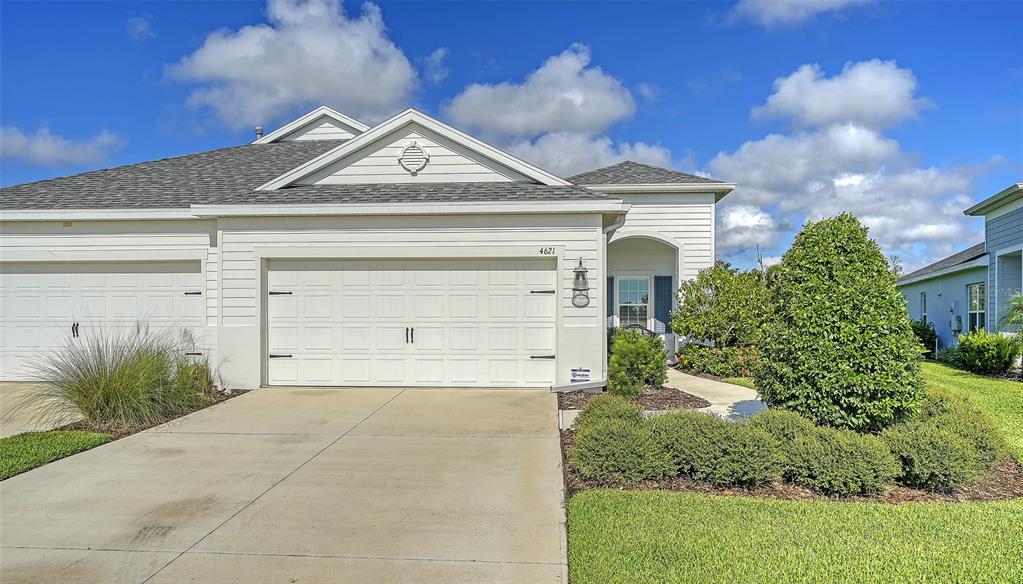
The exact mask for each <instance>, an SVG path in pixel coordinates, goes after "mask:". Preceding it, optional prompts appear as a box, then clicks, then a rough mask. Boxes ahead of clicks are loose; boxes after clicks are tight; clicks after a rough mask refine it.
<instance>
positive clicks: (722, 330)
mask: <svg viewBox="0 0 1023 584" xmlns="http://www.w3.org/2000/svg"><path fill="white" fill-rule="evenodd" d="M766 311H767V285H766V283H765V278H764V275H763V274H762V273H761V272H758V271H756V270H752V271H748V272H743V271H740V270H738V269H736V268H733V267H731V266H730V265H729V264H728V263H727V262H723V261H718V262H716V263H715V264H714V266H713V267H710V268H705V269H703V270H700V273H699V274H697V276H696V279H695V280H689V281H687V282H683V283H682V285H681V286H680V287H679V290H678V311H677V312H675V313H674V314H672V315H671V327H672V329H673V330H674V331H675V333H677V334H679V335H683V336H687V337H691V338H694V339H699V340H701V341H708V342H712V343H714V346H715V347H752V346H756V344H757V342H758V341H759V340H760V334H761V328H762V327H763V324H764V318H765V315H766Z"/></svg>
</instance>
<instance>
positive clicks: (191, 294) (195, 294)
mask: <svg viewBox="0 0 1023 584" xmlns="http://www.w3.org/2000/svg"><path fill="white" fill-rule="evenodd" d="M185 296H202V292H185Z"/></svg>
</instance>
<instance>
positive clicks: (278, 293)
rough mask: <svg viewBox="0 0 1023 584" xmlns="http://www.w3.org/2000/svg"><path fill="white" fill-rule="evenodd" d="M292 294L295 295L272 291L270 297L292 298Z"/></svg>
mask: <svg viewBox="0 0 1023 584" xmlns="http://www.w3.org/2000/svg"><path fill="white" fill-rule="evenodd" d="M292 294H294V293H293V292H274V291H273V290H271V291H270V296H291V295H292Z"/></svg>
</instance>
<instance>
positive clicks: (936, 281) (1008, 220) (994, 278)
mask: <svg viewBox="0 0 1023 584" xmlns="http://www.w3.org/2000/svg"><path fill="white" fill-rule="evenodd" d="M965 213H966V214H967V215H972V216H983V217H984V233H985V241H984V242H982V243H978V244H976V245H974V246H971V247H969V248H967V249H965V250H963V251H961V252H959V253H956V254H954V255H951V256H949V257H947V258H945V259H943V260H940V261H937V262H935V263H933V264H931V265H929V266H925V267H923V268H920V269H919V270H916V271H914V272H910V273H909V274H906V275H905V276H903V277H902V278H900V279H899V288H900V290H901V291H902V294H903V296H905V297H906V301H907V308H908V310H909V315H910V317H911V318H913V319H914V320H924V321H927V322H931V323H933V324H934V330H935V331H936V332H937V333H938V342H939V347H940V348H943V347H951V346H954V345H955V344H956V342H957V339H958V337H959V335H960V334H962V333H964V332H968V331H974V330H978V329H985V330H988V331H992V332H994V331H1006V332H1014V331H1009V329H1008V328H1006V327H1002V326H1000V325H999V322H1000V320H1001V313H1002V312H1003V311H1004V307H1005V304H1006V302H1007V301H1008V299H1009V298H1011V297H1012V296H1013V295H1014V294H1019V293H1020V291H1021V289H1023V183H1017V184H1014V185H1012V186H1010V187H1009V188H1007V189H1005V190H1003V191H1001V192H999V193H998V194H996V195H994V196H992V197H989V198H987V199H985V200H983V201H981V202H980V203H977V204H976V205H974V206H972V207H970V208H969V209H967V210H966V211H965Z"/></svg>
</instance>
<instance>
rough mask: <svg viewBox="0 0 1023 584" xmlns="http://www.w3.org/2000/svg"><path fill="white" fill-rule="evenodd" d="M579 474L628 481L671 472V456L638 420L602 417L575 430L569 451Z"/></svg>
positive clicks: (590, 477)
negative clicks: (606, 418)
mask: <svg viewBox="0 0 1023 584" xmlns="http://www.w3.org/2000/svg"><path fill="white" fill-rule="evenodd" d="M569 456H570V460H571V461H572V464H573V465H574V466H575V468H576V471H577V472H578V473H579V476H580V477H582V478H584V479H587V480H596V481H607V482H613V483H630V482H636V481H641V480H647V479H660V478H664V477H667V476H671V474H672V471H673V469H672V463H671V458H670V457H669V456H668V454H667V453H666V452H665V451H664V450H663V449H661V448H660V446H659V445H658V444H657V442H656V441H654V439H653V437H652V436H651V434H650V430H648V429H647V428H646V426H645V425H644V424H643V423H642V422H636V421H633V420H602V421H600V422H595V423H588V424H586V425H584V426H582V427H580V428H579V430H578V431H577V432H576V434H575V446H574V447H573V448H572V450H571V452H570V453H569Z"/></svg>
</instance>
